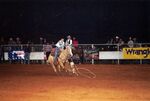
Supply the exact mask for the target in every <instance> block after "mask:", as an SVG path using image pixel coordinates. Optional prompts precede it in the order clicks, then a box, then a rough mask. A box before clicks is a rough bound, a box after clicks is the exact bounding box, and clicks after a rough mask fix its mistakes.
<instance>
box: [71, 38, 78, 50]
mask: <svg viewBox="0 0 150 101" xmlns="http://www.w3.org/2000/svg"><path fill="white" fill-rule="evenodd" d="M72 43H73V47H74V48H75V49H77V48H78V44H79V42H78V40H77V39H76V38H75V37H73V41H72Z"/></svg>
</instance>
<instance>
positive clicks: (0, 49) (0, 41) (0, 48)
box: [0, 37, 5, 63]
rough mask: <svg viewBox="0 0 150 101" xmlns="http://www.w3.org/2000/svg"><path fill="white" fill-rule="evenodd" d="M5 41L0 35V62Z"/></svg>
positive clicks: (1, 61) (2, 58)
mask: <svg viewBox="0 0 150 101" xmlns="http://www.w3.org/2000/svg"><path fill="white" fill-rule="evenodd" d="M4 44H5V42H4V38H3V37H1V40H0V63H3V62H4V46H3V45H4Z"/></svg>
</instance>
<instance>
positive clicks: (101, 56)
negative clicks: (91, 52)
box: [99, 51, 122, 60]
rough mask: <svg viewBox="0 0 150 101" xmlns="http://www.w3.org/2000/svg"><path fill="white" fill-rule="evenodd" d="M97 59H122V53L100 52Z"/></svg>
mask: <svg viewBox="0 0 150 101" xmlns="http://www.w3.org/2000/svg"><path fill="white" fill-rule="evenodd" d="M99 59H104V60H105V59H106V60H107V59H122V52H120V51H100V52H99Z"/></svg>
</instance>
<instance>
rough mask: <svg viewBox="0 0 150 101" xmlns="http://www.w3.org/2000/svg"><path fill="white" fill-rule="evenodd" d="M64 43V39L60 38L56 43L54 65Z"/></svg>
mask: <svg viewBox="0 0 150 101" xmlns="http://www.w3.org/2000/svg"><path fill="white" fill-rule="evenodd" d="M64 46H65V43H64V38H61V39H60V40H59V41H58V42H57V43H56V48H55V56H54V64H56V61H57V57H58V54H59V53H60V51H61V50H62V49H64Z"/></svg>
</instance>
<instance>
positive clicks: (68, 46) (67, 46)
mask: <svg viewBox="0 0 150 101" xmlns="http://www.w3.org/2000/svg"><path fill="white" fill-rule="evenodd" d="M65 44H66V48H69V51H70V53H71V57H72V56H73V53H72V45H73V44H72V39H71V36H70V35H68V36H67V40H66V43H65Z"/></svg>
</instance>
